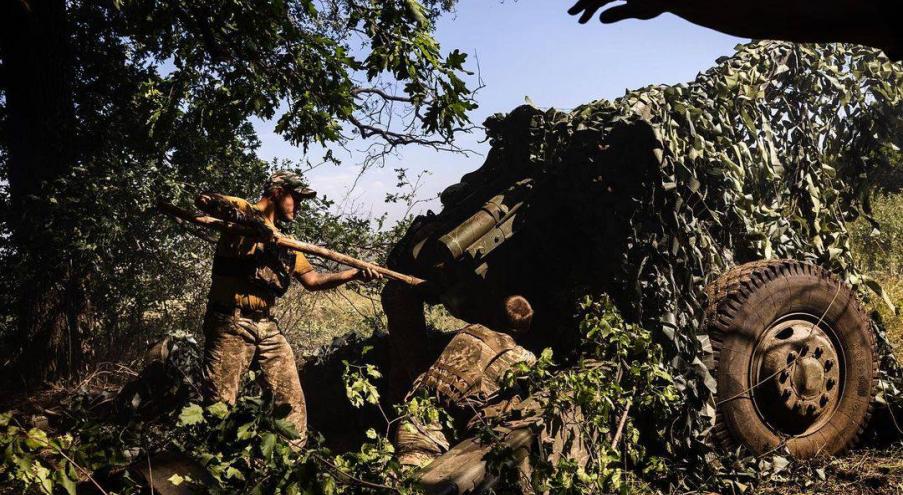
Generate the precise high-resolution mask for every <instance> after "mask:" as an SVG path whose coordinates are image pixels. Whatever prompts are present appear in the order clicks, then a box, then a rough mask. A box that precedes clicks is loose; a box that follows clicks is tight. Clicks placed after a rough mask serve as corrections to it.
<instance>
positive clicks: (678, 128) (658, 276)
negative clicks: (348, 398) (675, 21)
mask: <svg viewBox="0 0 903 495" xmlns="http://www.w3.org/2000/svg"><path fill="white" fill-rule="evenodd" d="M901 96H903V71H900V69H899V66H894V65H893V64H892V63H891V62H890V61H888V59H886V58H885V57H884V56H883V55H881V54H880V53H879V52H876V51H873V50H870V49H865V48H859V47H852V46H846V45H823V46H811V45H803V46H797V45H792V44H787V43H779V42H759V43H754V44H750V45H744V46H740V47H738V51H737V53H736V54H735V55H734V56H733V57H730V58H724V59H721V60H719V61H718V64H717V65H716V66H715V67H714V68H712V69H710V70H708V71H706V72H705V73H702V74H700V75H699V76H698V78H697V79H696V80H695V81H693V82H691V83H689V84H680V85H676V86H650V87H647V88H643V89H640V90H637V91H632V92H629V93H627V94H626V95H625V96H623V97H621V98H619V99H617V100H614V101H604V100H600V101H596V102H593V103H590V104H587V105H584V106H581V107H578V108H576V109H573V110H572V111H570V112H567V113H566V112H561V111H558V110H554V109H551V110H545V111H544V110H540V109H538V108H535V107H533V106H523V107H520V108H517V109H516V110H514V111H513V112H511V113H510V114H507V115H496V116H493V117H492V118H490V119H489V120H488V121H487V122H486V128H487V132H488V136H489V139H490V142H491V144H492V149H491V151H490V153H489V156H488V158H487V161H486V163H485V164H484V165H483V167H481V168H480V169H479V170H477V171H475V172H473V173H471V174H468V175H466V176H464V178H463V179H462V183H461V184H457V185H455V186H453V187H451V188H449V189H448V190H447V191H446V192H445V193H443V195H442V201H443V205H444V206H445V210H446V211H445V212H443V213H442V214H440V215H439V217H438V218H439V219H440V220H441V219H442V218H443V217H442V215H446V214H448V213H447V212H449V211H451V210H453V209H454V208H455V207H456V205H460V204H461V202H462V201H465V200H466V198H468V197H472V196H473V194H475V192H476V193H477V194H479V193H478V191H480V189H481V188H484V187H485V185H486V184H490V183H493V182H499V181H501V182H502V183H508V184H514V183H517V182H518V181H523V180H524V179H525V178H526V179H530V180H531V185H530V189H531V192H530V197H529V199H528V200H527V202H526V206H525V207H524V208H523V209H522V210H521V211H520V212H519V213H518V220H517V221H518V222H519V226H516V227H515V229H516V230H517V233H516V235H515V236H514V237H513V238H512V239H511V240H509V241H507V242H506V243H505V244H504V245H503V246H502V247H501V248H499V251H500V254H499V255H498V256H497V258H496V259H495V261H490V262H489V269H488V271H487V272H486V274H485V275H484V279H485V280H486V281H487V282H488V285H493V284H494V285H495V286H497V287H502V288H497V292H499V293H503V294H504V293H521V294H524V295H525V296H527V298H528V299H529V300H530V301H531V302H533V304H534V306H536V307H537V308H536V309H537V312H536V313H537V317H536V324H535V325H534V326H535V327H538V328H537V329H536V331H534V334H533V335H528V336H525V337H524V338H523V339H522V341H523V342H524V343H525V345H527V346H528V347H530V348H531V350H534V351H537V352H538V351H539V350H540V349H541V348H542V347H545V346H552V347H553V348H555V349H556V354H555V356H556V361H558V362H559V363H561V362H570V363H571V364H575V365H576V366H577V367H578V369H579V366H580V365H581V363H583V362H585V360H586V359H587V358H592V357H593V356H592V355H588V354H586V353H585V352H583V353H582V354H581V352H582V351H580V352H577V353H576V354H575V353H574V352H571V354H570V355H569V354H568V352H569V350H573V349H581V346H580V345H576V346H575V345H574V343H575V341H574V338H577V339H579V338H581V336H580V335H572V336H570V338H565V339H563V338H562V334H563V333H566V332H567V330H568V329H573V328H574V325H573V321H571V323H570V324H568V323H565V322H561V321H556V320H555V318H554V317H553V315H561V314H567V315H569V316H570V315H573V314H574V313H575V312H574V301H576V300H578V298H577V297H576V296H577V295H578V294H579V293H581V292H583V293H591V294H600V293H606V294H608V295H609V296H610V297H611V298H612V299H613V300H614V302H615V305H616V306H617V308H618V310H619V311H620V312H621V313H622V314H623V315H624V317H625V319H626V320H627V321H628V322H633V323H636V324H639V325H640V326H642V327H643V328H646V329H648V330H650V331H652V333H653V335H654V336H655V337H656V339H657V340H658V341H660V342H662V343H663V345H664V347H665V351H666V356H670V358H672V360H670V362H669V363H668V366H667V369H668V371H669V372H670V373H671V374H672V375H673V377H674V383H675V385H676V388H677V390H678V392H679V395H680V398H681V400H680V403H682V404H683V405H684V407H680V408H679V411H677V412H675V414H674V415H673V416H672V417H670V418H668V423H667V425H668V426H667V431H665V432H662V433H661V434H662V436H663V438H664V443H665V444H666V445H665V446H664V448H665V449H666V451H667V452H668V453H670V454H671V455H672V456H673V457H672V458H673V459H678V458H681V459H686V461H685V462H683V463H682V462H677V463H676V464H677V466H675V467H679V465H681V464H682V465H683V467H682V468H680V469H684V468H687V467H689V468H690V469H689V471H690V472H695V474H694V476H691V478H694V477H696V480H695V481H693V480H688V481H687V483H690V484H696V485H698V484H699V483H701V482H702V478H699V477H697V476H700V477H701V476H705V477H708V476H709V475H710V474H711V468H712V467H713V464H712V463H711V462H710V461H711V460H712V459H713V457H711V455H712V454H711V450H710V448H709V446H708V444H707V443H706V437H705V433H706V432H707V431H708V430H709V428H710V427H711V421H712V418H713V416H714V402H713V400H712V393H713V387H714V381H713V380H712V378H711V376H710V375H709V373H708V372H707V370H706V368H705V366H704V365H703V361H702V358H703V357H704V355H705V353H706V352H707V351H709V350H710V346H709V344H708V342H707V338H706V337H705V336H704V335H701V334H700V332H699V330H700V325H701V319H702V315H703V309H704V304H705V301H704V295H703V288H704V287H705V285H706V283H708V282H710V281H712V280H713V279H714V278H715V277H717V276H718V275H719V274H720V273H723V272H724V271H725V270H727V269H728V268H730V267H732V266H734V265H736V264H740V263H744V262H747V261H752V260H757V259H763V258H793V259H798V260H806V261H811V262H813V263H816V264H818V265H821V266H824V267H826V268H828V269H830V270H831V271H832V272H834V273H835V274H837V275H838V276H839V277H841V278H842V279H844V280H846V281H847V282H849V283H850V284H851V285H853V286H854V287H855V288H857V289H858V290H859V291H860V292H861V294H862V295H863V297H876V296H881V295H882V293H881V290H880V288H879V287H878V286H877V284H875V283H874V282H872V281H871V280H869V279H868V278H867V277H865V276H864V275H863V274H862V273H860V272H859V271H858V270H857V268H856V267H855V266H854V264H853V260H852V257H851V252H850V243H849V236H848V231H847V223H848V222H850V221H852V220H854V219H856V218H858V217H859V216H861V215H866V216H867V215H868V212H869V209H868V201H867V195H866V194H865V191H864V190H863V186H864V185H865V184H866V183H867V176H868V173H869V172H870V171H872V170H875V169H877V168H880V167H881V166H882V165H884V164H883V163H882V160H883V159H884V158H883V154H882V150H883V149H886V148H887V147H890V148H893V147H894V146H896V145H900V144H901V143H903V132H901V118H900V116H901V115H903V113H901V110H903V108H901V102H903V99H901ZM500 178H501V179H500ZM497 190H498V189H496V191H497ZM492 194H494V193H492V192H489V193H487V194H486V195H485V196H486V199H488V198H489V197H490V196H491V195H492ZM484 200H485V199H484ZM869 289H870V290H869ZM466 316H467V315H463V317H466ZM537 333H538V334H540V335H538V336H537V335H536V334H537ZM583 338H585V336H583ZM882 340H883V339H882ZM562 351H564V354H562ZM882 352H883V355H884V363H883V368H882V369H883V370H884V371H883V373H884V374H883V375H882V378H883V380H882V387H884V389H885V390H887V391H895V390H896V389H895V388H894V386H893V383H892V381H889V380H887V378H889V377H888V375H887V373H888V372H890V370H896V367H895V363H894V361H893V358H892V356H891V355H890V352H889V349H888V347H887V346H886V344H885V345H884V347H883V350H882ZM898 375H899V374H896V375H895V376H894V377H893V378H897V376H898ZM558 385H560V384H558ZM556 386H557V385H556ZM620 406H621V407H623V401H622V403H621V404H620ZM694 463H696V464H695V466H694V465H693V464H694ZM697 468H699V469H697Z"/></svg>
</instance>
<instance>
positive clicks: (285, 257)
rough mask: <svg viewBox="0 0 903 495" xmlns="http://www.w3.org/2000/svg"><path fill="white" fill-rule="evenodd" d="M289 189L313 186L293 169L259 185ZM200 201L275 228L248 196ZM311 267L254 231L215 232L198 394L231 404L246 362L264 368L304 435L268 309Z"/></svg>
mask: <svg viewBox="0 0 903 495" xmlns="http://www.w3.org/2000/svg"><path fill="white" fill-rule="evenodd" d="M273 187H282V188H285V189H288V190H290V191H291V192H293V193H294V194H296V196H300V197H301V198H304V197H310V196H311V195H312V194H314V193H313V191H311V190H310V189H307V188H306V187H303V185H302V183H301V182H300V178H299V177H297V176H296V175H294V174H291V173H285V172H278V173H276V174H274V175H273V176H272V177H271V178H270V180H269V181H268V182H267V185H266V186H265V192H267V191H269V190H270V189H271V188H273ZM199 206H202V208H204V209H206V210H207V211H208V212H209V213H212V214H214V215H216V216H219V217H220V218H224V219H226V220H231V221H239V222H243V223H247V222H249V221H252V222H255V223H256V225H258V226H259V227H261V228H268V229H271V230H272V231H274V232H276V233H278V230H277V229H276V227H275V225H273V224H272V223H271V222H269V221H268V220H267V219H266V218H265V217H263V215H262V214H261V212H260V211H259V210H258V209H257V208H256V207H255V206H254V205H251V204H250V203H248V202H247V201H245V200H243V199H240V198H234V197H229V196H222V195H207V202H206V203H204V204H203V205H200V204H199ZM311 270H313V267H312V266H311V265H310V263H309V262H308V261H307V259H305V257H304V255H302V254H301V253H294V252H290V251H288V250H286V249H285V248H281V247H279V246H277V245H276V244H275V243H273V242H264V241H261V240H260V238H254V237H245V236H241V235H237V234H230V233H226V234H223V235H222V236H221V237H220V240H219V242H218V243H217V247H216V254H215V256H214V262H213V277H212V283H211V286H210V293H209V296H208V304H207V315H206V317H205V319H204V336H205V338H206V344H205V348H204V382H205V383H204V393H205V397H206V399H207V400H208V401H211V402H215V401H222V402H225V403H227V404H234V403H235V400H236V398H237V395H238V392H239V389H240V387H241V378H242V375H243V374H244V372H245V371H246V370H247V369H248V367H249V366H250V365H251V363H252V362H256V363H257V364H258V366H259V367H260V371H261V372H262V378H263V380H262V382H263V383H262V384H263V385H264V387H266V388H268V389H269V391H270V392H272V394H273V399H274V402H275V403H276V404H277V405H286V404H287V405H289V406H290V407H291V409H290V411H289V414H288V416H287V418H286V419H287V420H288V421H289V422H290V423H291V424H292V425H294V427H295V429H296V430H297V431H298V433H299V434H300V435H301V443H303V442H304V439H305V437H306V433H307V408H306V405H305V401H304V392H303V391H302V389H301V380H300V378H299V376H298V368H297V365H296V364H295V356H294V353H293V352H292V349H291V346H290V345H289V343H288V341H287V340H286V338H285V336H284V335H282V332H281V331H280V330H279V325H278V322H277V321H276V320H275V319H274V318H273V317H272V316H271V315H270V310H271V308H272V307H273V305H274V304H275V302H276V299H277V298H278V297H280V296H282V295H283V294H284V293H285V291H286V290H288V286H289V284H290V283H291V279H292V278H293V277H299V276H301V275H304V274H305V273H307V272H309V271H311Z"/></svg>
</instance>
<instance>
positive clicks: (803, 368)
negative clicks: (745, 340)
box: [750, 319, 840, 435]
mask: <svg viewBox="0 0 903 495" xmlns="http://www.w3.org/2000/svg"><path fill="white" fill-rule="evenodd" d="M838 360H839V356H838V352H837V348H836V347H835V345H834V342H833V341H832V340H831V339H830V337H828V334H827V333H826V332H825V331H824V330H823V329H821V328H819V327H818V326H816V325H815V324H813V323H812V322H810V321H806V320H796V319H794V320H785V321H782V322H779V323H777V324H775V325H773V326H772V327H771V328H769V329H768V330H766V332H765V333H764V334H763V337H762V338H761V339H760V341H759V343H758V345H757V346H756V349H755V351H754V353H753V361H752V363H751V364H752V369H751V371H752V373H751V377H750V378H751V379H752V380H753V382H752V383H753V384H757V383H760V382H761V384H760V385H759V386H758V387H756V388H755V389H754V393H753V399H754V401H755V404H756V407H757V408H758V410H759V411H760V413H761V414H762V415H763V417H764V419H765V420H766V421H767V422H768V423H769V424H770V425H772V427H773V428H776V429H778V430H780V431H781V432H783V433H787V434H792V435H800V434H803V433H805V432H807V431H808V430H810V429H813V428H815V427H817V426H819V425H820V424H821V423H822V422H823V421H826V420H827V419H828V418H830V416H831V415H832V414H833V411H834V408H835V406H836V405H837V403H838V401H839V398H840V387H839V386H838V383H839V382H840V371H839V369H840V366H838V365H837V363H838Z"/></svg>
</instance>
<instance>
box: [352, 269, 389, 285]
mask: <svg viewBox="0 0 903 495" xmlns="http://www.w3.org/2000/svg"><path fill="white" fill-rule="evenodd" d="M382 278H383V275H382V273H379V272H378V271H376V270H374V269H372V268H364V269H363V270H360V269H359V270H358V271H357V279H358V280H363V281H364V282H370V281H371V280H380V279H382Z"/></svg>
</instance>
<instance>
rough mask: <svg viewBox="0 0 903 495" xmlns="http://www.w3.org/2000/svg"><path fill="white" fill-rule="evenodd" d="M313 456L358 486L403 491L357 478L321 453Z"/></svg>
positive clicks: (396, 491)
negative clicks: (321, 455) (323, 456)
mask: <svg viewBox="0 0 903 495" xmlns="http://www.w3.org/2000/svg"><path fill="white" fill-rule="evenodd" d="M313 458H314V459H315V460H316V461H317V462H320V463H322V464H325V465H326V467H328V468H329V469H331V470H332V471H333V472H334V473H336V474H339V475H341V476H344V477H345V478H346V479H347V481H349V482H351V483H353V484H356V485H358V486H363V487H365V488H373V489H375V490H388V491H391V492H394V493H398V494H400V493H401V491H399V490H398V488H393V487H391V486H388V485H381V484H379V483H373V482H370V481H365V480H362V479H360V478H356V477H354V476H352V475H350V474H348V473H346V472H345V471H342V470H341V469H339V467H338V466H336V465H335V464H333V463H331V462H329V461H327V460H326V459H324V458H322V457H320V456H319V455H316V454H313Z"/></svg>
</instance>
